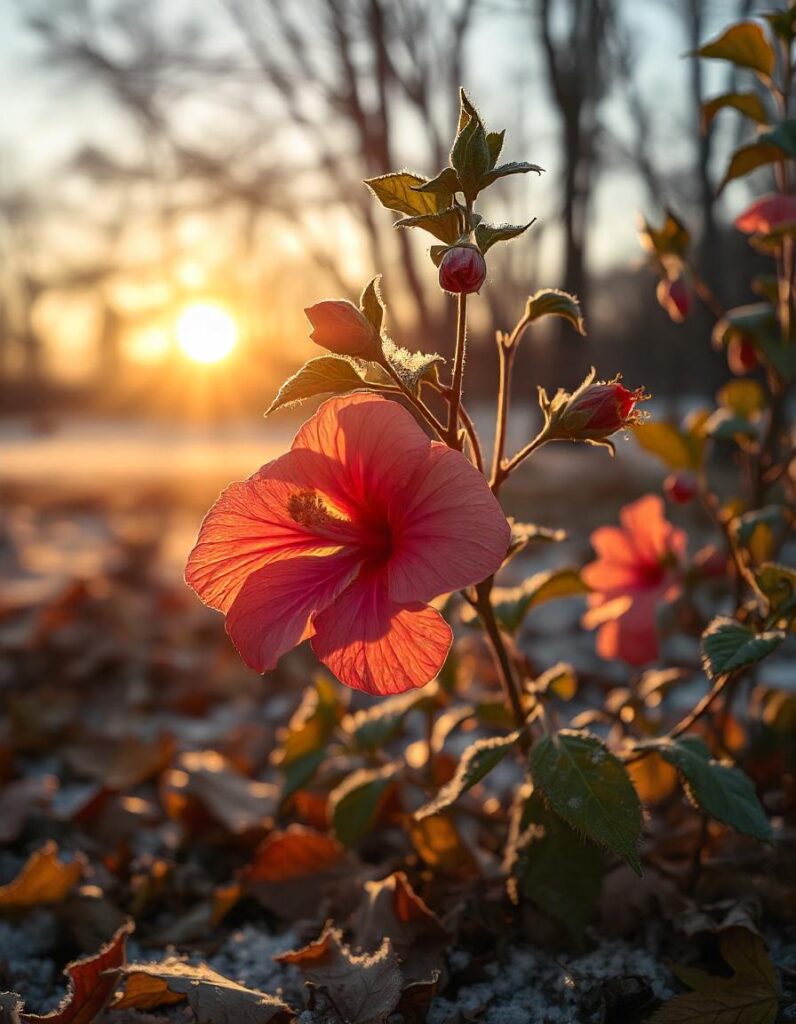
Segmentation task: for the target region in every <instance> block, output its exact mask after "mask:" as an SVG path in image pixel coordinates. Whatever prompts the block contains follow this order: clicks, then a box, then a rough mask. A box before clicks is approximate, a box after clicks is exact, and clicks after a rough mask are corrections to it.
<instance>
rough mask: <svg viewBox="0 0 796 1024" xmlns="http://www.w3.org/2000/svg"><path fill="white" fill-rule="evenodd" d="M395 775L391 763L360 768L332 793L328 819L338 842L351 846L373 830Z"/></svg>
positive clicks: (394, 768)
mask: <svg viewBox="0 0 796 1024" xmlns="http://www.w3.org/2000/svg"><path fill="white" fill-rule="evenodd" d="M395 772H396V766H395V765H393V764H388V765H385V766H384V767H383V768H378V769H368V768H363V769H361V770H360V771H358V772H354V773H353V774H351V775H349V776H348V777H347V778H346V779H344V780H343V781H342V782H341V783H340V784H339V786H337V787H335V789H333V790H332V792H331V793H330V794H329V816H330V818H331V821H332V826H333V828H334V832H335V835H336V836H337V838H338V839H339V840H340V842H341V843H344V844H345V845H346V846H354V845H355V844H356V843H358V842H359V840H360V839H361V838H362V836H364V835H365V833H366V832H368V831H369V830H370V829H371V828H372V827H373V824H374V823H375V821H376V818H377V816H378V812H379V808H380V806H381V802H382V799H383V797H384V796H385V795H386V793H387V790H388V789H389V788H390V786H391V785H392V780H393V776H394V775H395Z"/></svg>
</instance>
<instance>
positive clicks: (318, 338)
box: [304, 299, 379, 356]
mask: <svg viewBox="0 0 796 1024" xmlns="http://www.w3.org/2000/svg"><path fill="white" fill-rule="evenodd" d="M304 312H305V314H306V316H307V319H308V320H309V322H310V323H311V324H312V327H313V330H312V333H311V334H310V337H311V338H312V340H313V341H314V342H315V343H316V345H322V346H323V348H327V349H328V350H329V351H330V352H336V353H337V354H338V355H341V356H361V355H365V354H367V353H368V352H370V351H372V350H375V347H376V346H377V345H378V341H379V337H378V333H377V331H376V329H375V327H374V326H373V324H372V323H371V322H370V320H368V318H367V317H366V316H365V315H364V313H362V312H361V311H360V310H359V309H357V307H356V306H355V305H354V303H353V302H349V301H348V300H347V299H325V300H324V301H323V302H316V303H315V305H314V306H309V307H307V309H305V310H304Z"/></svg>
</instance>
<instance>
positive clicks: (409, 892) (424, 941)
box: [351, 871, 450, 983]
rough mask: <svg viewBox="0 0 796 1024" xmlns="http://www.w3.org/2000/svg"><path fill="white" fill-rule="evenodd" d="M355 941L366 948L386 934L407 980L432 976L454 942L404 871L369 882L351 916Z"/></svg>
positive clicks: (441, 966) (377, 946) (374, 945)
mask: <svg viewBox="0 0 796 1024" xmlns="http://www.w3.org/2000/svg"><path fill="white" fill-rule="evenodd" d="M351 932H352V943H353V945H354V946H355V947H356V948H358V949H364V950H366V951H370V950H375V949H378V948H379V947H380V946H381V944H382V942H383V941H384V939H385V938H387V939H389V940H390V945H391V946H392V948H393V950H394V951H395V953H396V954H397V956H398V958H399V960H400V962H401V974H402V976H403V979H404V983H406V982H407V981H409V982H417V981H423V980H425V979H428V978H430V977H431V976H432V974H433V973H434V972H441V971H442V969H443V967H444V956H443V954H444V952H445V950H446V948H447V946H448V944H449V942H450V939H449V936H448V934H447V932H446V931H445V928H444V927H443V924H442V922H441V921H440V919H439V918H438V917H437V915H436V914H435V913H434V912H433V910H431V909H430V908H429V907H428V906H427V905H426V903H425V902H424V901H423V900H422V899H421V898H420V897H419V896H418V895H417V893H416V892H415V890H414V889H413V888H412V886H411V885H410V883H409V879H408V878H407V877H406V875H405V874H404V873H403V871H394V872H393V873H392V874H391V875H388V876H387V877H386V878H382V879H381V880H380V881H378V882H374V881H368V882H365V892H364V896H363V899H362V902H361V903H360V905H359V907H358V908H357V910H356V911H355V913H354V915H353V918H352V920H351Z"/></svg>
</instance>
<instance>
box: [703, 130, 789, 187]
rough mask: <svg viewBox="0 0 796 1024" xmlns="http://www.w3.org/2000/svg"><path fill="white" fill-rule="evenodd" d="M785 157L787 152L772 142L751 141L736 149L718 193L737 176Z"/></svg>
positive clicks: (742, 175) (741, 176)
mask: <svg viewBox="0 0 796 1024" xmlns="http://www.w3.org/2000/svg"><path fill="white" fill-rule="evenodd" d="M784 157H785V154H784V153H783V152H782V150H781V149H780V148H779V146H775V145H772V144H771V143H765V142H750V143H749V144H748V145H746V146H741V148H740V149H736V150H735V152H734V153H733V155H732V157H731V158H730V164H729V166H728V168H727V170H726V172H725V174H724V177H723V178H722V180H721V184H720V185H719V187H718V189H717V192H716V194H717V195H719V194H720V193H721V192H723V191H724V189H725V187H726V186H727V185H729V183H730V182H731V181H735V179H736V178H743V177H744V176H745V175H747V174H751V173H752V171H756V170H757V168H758V167H765V166H766V164H773V163H776V162H777V160H783V159H784Z"/></svg>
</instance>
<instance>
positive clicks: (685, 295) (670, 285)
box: [655, 277, 691, 324]
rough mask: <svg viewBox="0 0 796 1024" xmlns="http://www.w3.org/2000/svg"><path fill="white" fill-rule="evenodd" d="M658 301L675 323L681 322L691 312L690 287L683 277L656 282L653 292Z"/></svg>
mask: <svg viewBox="0 0 796 1024" xmlns="http://www.w3.org/2000/svg"><path fill="white" fill-rule="evenodd" d="M655 294H656V296H657V299H658V302H659V303H660V304H661V306H662V307H663V308H664V309H665V310H666V312H667V313H668V314H669V316H670V317H671V319H672V320H673V321H674V322H675V323H676V324H681V323H682V322H683V320H685V318H686V317H687V316H688V314H689V313H690V312H691V289H690V288H689V287H688V284H687V282H686V280H685V278H683V277H675V278H674V279H673V280H671V281H670V280H669V279H668V278H666V277H664V278H662V279H661V280H660V281H659V282H658V287H657V289H656V292H655Z"/></svg>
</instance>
